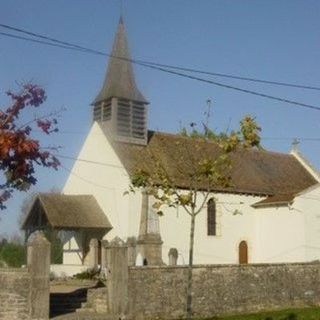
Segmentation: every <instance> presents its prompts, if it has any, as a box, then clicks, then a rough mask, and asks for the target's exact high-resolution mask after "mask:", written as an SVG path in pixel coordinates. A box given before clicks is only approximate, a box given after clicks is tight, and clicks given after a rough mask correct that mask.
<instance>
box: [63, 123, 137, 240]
mask: <svg viewBox="0 0 320 320" xmlns="http://www.w3.org/2000/svg"><path fill="white" fill-rule="evenodd" d="M78 158H79V159H81V160H86V161H89V162H84V161H76V162H75V164H74V166H73V168H72V171H71V174H70V176H69V178H68V180H67V182H66V184H65V187H64V189H63V193H65V194H92V195H94V197H95V198H96V199H97V201H98V203H99V205H100V206H101V208H102V210H103V211H104V212H105V213H106V215H107V217H108V219H109V221H110V223H111V225H112V226H113V229H112V230H111V231H110V232H109V233H108V234H107V235H106V237H105V238H106V239H108V240H111V239H113V238H114V237H115V236H119V237H121V238H126V237H127V236H128V235H129V236H130V235H137V233H138V227H139V225H138V221H139V218H138V216H139V215H140V207H139V197H140V195H133V194H128V195H124V193H125V191H127V190H128V189H129V183H130V180H129V177H128V174H127V172H126V170H125V169H124V168H123V165H122V164H121V162H120V160H119V158H118V156H117V155H116V153H115V151H114V150H113V148H112V146H111V144H110V143H109V141H108V139H107V138H106V136H105V134H104V133H103V131H102V130H101V128H100V126H99V125H98V124H97V123H94V124H93V126H92V128H91V130H90V132H89V135H88V137H87V139H86V141H85V143H84V145H83V147H82V150H81V151H80V153H79V156H78ZM90 161H93V162H94V163H90ZM97 163H101V165H100V164H97Z"/></svg>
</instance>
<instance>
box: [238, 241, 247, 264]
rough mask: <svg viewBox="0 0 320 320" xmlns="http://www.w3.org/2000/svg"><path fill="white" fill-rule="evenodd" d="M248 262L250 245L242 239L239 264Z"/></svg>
mask: <svg viewBox="0 0 320 320" xmlns="http://www.w3.org/2000/svg"><path fill="white" fill-rule="evenodd" d="M247 263H248V245H247V242H246V241H241V242H240V244H239V264H247Z"/></svg>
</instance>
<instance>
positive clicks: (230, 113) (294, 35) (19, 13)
mask: <svg viewBox="0 0 320 320" xmlns="http://www.w3.org/2000/svg"><path fill="white" fill-rule="evenodd" d="M123 2H124V5H123V15H124V20H125V25H126V30H127V34H128V37H129V44H130V49H131V54H132V57H133V58H136V59H144V60H151V61H155V62H160V63H166V64H172V65H179V66H186V67H192V68H198V69H203V70H208V71H213V72H220V73H227V74H237V75H242V76H248V77H256V78H263V79H269V80H274V81H283V82H290V83H300V84H306V85H314V86H318V87H319V86H320V80H319V53H320V50H319V49H320V20H319V12H320V2H319V1H317V0H314V1H313V0H307V1H302V0H301V1H297V0H287V1H284V0H282V1H279V0H274V1H273V0H269V1H258V0H256V1H253V0H250V1H249V0H241V1H240V0H239V1H231V0H224V1H222V0H219V1H218V0H217V1H215V0H162V1H150V0H135V1H132V0H131V1H129V0H127V1H123ZM119 14H120V1H118V0H90V1H88V0H68V1H65V0H55V1H43V0H28V1H25V0H2V1H1V2H0V21H1V22H0V23H3V24H8V25H12V26H15V27H20V28H23V29H27V30H30V31H34V32H37V33H42V34H46V35H49V36H52V37H54V38H58V39H61V40H65V41H69V42H73V43H77V44H79V45H83V46H86V47H90V48H93V49H97V50H101V51H105V52H109V51H110V50H111V46H112V41H113V37H114V33H115V30H116V27H117V23H118V20H119ZM0 32H7V30H5V29H2V28H0ZM106 64H107V59H106V58H104V57H100V56H94V55H88V54H83V53H80V52H74V51H67V50H63V49H59V48H53V47H46V46H41V45H37V44H32V43H29V42H23V41H19V40H13V39H9V38H5V37H3V36H1V35H0V67H1V69H0V70H1V72H0V90H1V91H0V99H1V100H0V101H1V106H5V105H6V102H7V99H6V96H5V94H4V93H5V91H6V90H8V89H13V88H16V87H17V86H16V83H17V82H23V81H33V82H34V83H37V84H40V85H42V86H43V87H44V88H45V89H46V92H47V96H48V99H47V102H46V103H45V105H44V106H43V108H42V112H43V113H47V112H50V111H53V110H57V109H59V108H61V107H65V108H66V111H65V112H63V114H62V116H61V118H60V119H59V128H60V130H61V133H59V134H56V135H55V136H52V137H50V138H48V137H44V139H42V142H43V144H44V145H59V146H62V149H61V151H60V153H61V154H62V155H67V156H70V157H76V156H77V154H78V153H79V151H80V148H81V145H82V143H83V141H84V139H85V137H86V134H87V133H88V130H89V128H90V125H91V107H90V103H91V102H92V100H93V99H94V97H95V95H96V94H97V93H98V91H99V89H100V87H101V85H102V81H103V77H104V74H105V70H106ZM135 73H136V77H137V82H138V85H139V88H140V90H141V91H142V92H143V94H144V95H145V97H146V98H147V99H148V100H149V101H150V111H149V128H150V129H155V130H161V131H169V132H176V131H178V130H179V127H180V124H181V123H182V124H183V125H188V124H189V123H190V122H197V123H201V120H203V118H204V112H205V110H206V100H207V99H211V100H212V101H213V111H212V116H211V118H210V125H211V127H212V128H215V129H217V130H225V129H226V128H228V127H231V128H236V127H237V125H238V122H239V120H240V119H241V118H242V117H243V116H244V115H246V114H251V115H253V116H255V117H256V119H257V121H258V123H259V124H260V126H261V127H262V129H263V131H262V137H263V138H264V139H263V146H264V147H266V148H267V149H269V150H274V151H280V152H288V151H289V150H290V146H291V142H292V141H291V139H290V138H293V137H302V138H319V141H308V140H301V143H300V150H301V151H302V152H303V153H304V155H305V156H306V157H307V158H308V159H309V160H310V161H311V162H312V163H313V164H314V165H315V166H316V167H317V168H319V167H320V157H319V147H320V131H319V126H320V123H319V119H320V112H319V111H312V110H308V109H304V108H298V107H295V106H292V105H288V104H284V103H280V102H275V101H272V100H267V99H264V98H259V97H255V96H252V95H247V94H243V93H239V92H234V91H231V90H228V89H223V88H219V87H215V86H212V85H209V84H204V83H200V82H195V81H192V80H188V79H183V78H179V77H177V76H172V75H168V74H164V73H161V72H158V71H153V70H148V69H144V68H142V67H139V66H136V67H135ZM212 79H214V80H216V81H220V82H223V83H227V84H231V85H235V86H239V87H242V88H245V89H251V90H256V91H260V92H264V93H267V94H271V95H275V96H280V97H284V98H288V99H292V100H297V101H301V102H305V103H309V104H313V105H318V106H320V99H319V97H320V92H319V91H307V90H301V89H292V88H285V87H274V86H270V85H266V84H253V83H249V82H241V81H235V80H233V81H231V80H230V79H221V78H220V79H219V78H212ZM32 115H33V113H30V114H29V116H30V117H32ZM62 163H63V166H64V167H65V168H69V169H70V168H71V167H72V164H73V161H72V160H63V161H62ZM67 176H68V171H67V170H66V169H63V168H60V169H59V171H58V172H54V171H52V172H51V171H48V170H43V169H40V170H39V171H38V184H37V186H36V187H35V188H33V189H32V190H31V191H48V190H50V189H52V188H62V186H63V185H64V183H65V181H66V178H67ZM26 196H27V194H26V193H21V194H18V193H16V194H15V195H14V197H13V199H11V200H10V201H9V202H8V209H7V210H5V211H3V212H1V213H0V216H1V221H0V234H7V235H8V234H11V233H14V232H16V231H17V230H18V224H17V219H18V217H19V212H20V206H21V202H22V201H23V199H24V198H25V197H26Z"/></svg>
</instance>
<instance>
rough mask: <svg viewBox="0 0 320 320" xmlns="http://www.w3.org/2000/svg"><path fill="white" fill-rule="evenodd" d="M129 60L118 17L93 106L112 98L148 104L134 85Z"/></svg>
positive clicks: (124, 36)
mask: <svg viewBox="0 0 320 320" xmlns="http://www.w3.org/2000/svg"><path fill="white" fill-rule="evenodd" d="M117 57H120V58H122V59H117ZM130 59H131V58H130V53H129V46H128V41H127V36H126V32H125V27H124V23H123V18H122V16H120V20H119V24H118V30H117V33H116V36H115V39H114V42H113V47H112V53H111V57H110V58H109V65H108V70H107V73H106V77H105V80H104V83H103V86H102V89H101V91H100V92H99V94H98V96H97V97H96V99H95V100H94V102H93V104H94V105H96V104H98V103H99V102H102V101H105V100H107V99H109V98H112V97H117V98H124V99H128V100H132V101H137V102H141V103H148V102H147V101H146V99H145V98H144V97H143V95H142V94H141V92H140V91H139V89H138V87H137V85H136V82H135V77H134V73H133V68H132V64H131V62H130Z"/></svg>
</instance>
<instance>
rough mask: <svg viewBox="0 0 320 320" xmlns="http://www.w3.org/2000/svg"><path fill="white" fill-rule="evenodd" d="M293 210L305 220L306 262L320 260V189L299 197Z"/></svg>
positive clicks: (317, 187)
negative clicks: (301, 214)
mask: <svg viewBox="0 0 320 320" xmlns="http://www.w3.org/2000/svg"><path fill="white" fill-rule="evenodd" d="M292 210H293V211H296V212H300V213H301V212H302V213H303V218H304V227H305V230H306V233H305V244H304V246H305V252H306V261H313V260H320V187H319V185H317V186H316V187H313V188H309V189H308V190H306V191H305V192H302V193H301V194H300V195H298V196H297V197H296V199H295V201H294V203H293V205H292Z"/></svg>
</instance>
